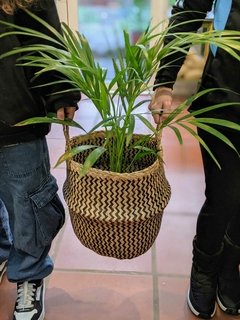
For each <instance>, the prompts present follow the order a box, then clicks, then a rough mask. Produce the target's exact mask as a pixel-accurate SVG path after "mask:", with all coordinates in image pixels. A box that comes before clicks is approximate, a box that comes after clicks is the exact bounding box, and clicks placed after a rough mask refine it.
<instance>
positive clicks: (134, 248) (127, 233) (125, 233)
mask: <svg viewBox="0 0 240 320" xmlns="http://www.w3.org/2000/svg"><path fill="white" fill-rule="evenodd" d="M69 213H70V217H71V222H72V227H73V230H74V232H75V235H76V236H77V238H78V239H79V240H80V242H81V243H82V244H83V245H84V246H85V247H87V248H88V249H90V250H93V251H94V252H96V253H98V254H99V255H102V256H105V257H112V258H116V259H120V260H122V259H133V258H136V257H138V256H140V255H142V254H144V253H145V252H147V251H148V250H149V249H150V248H151V247H152V245H153V243H154V241H155V240H156V238H157V236H158V233H159V230H160V226H161V220H162V214H163V212H161V213H159V214H157V215H155V216H154V217H152V218H149V219H145V220H140V221H133V222H118V221H114V222H113V221H102V220H99V219H92V218H86V217H83V216H81V215H79V214H76V213H74V212H72V211H71V210H69Z"/></svg>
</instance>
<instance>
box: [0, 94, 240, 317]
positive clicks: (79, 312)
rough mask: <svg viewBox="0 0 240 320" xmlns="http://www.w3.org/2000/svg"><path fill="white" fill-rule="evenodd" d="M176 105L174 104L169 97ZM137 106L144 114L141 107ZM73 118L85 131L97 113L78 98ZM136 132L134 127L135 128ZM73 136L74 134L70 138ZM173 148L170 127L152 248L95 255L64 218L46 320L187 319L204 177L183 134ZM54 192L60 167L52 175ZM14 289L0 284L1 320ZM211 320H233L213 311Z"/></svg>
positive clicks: (56, 139) (56, 152)
mask: <svg viewBox="0 0 240 320" xmlns="http://www.w3.org/2000/svg"><path fill="white" fill-rule="evenodd" d="M176 101H177V99H176ZM143 108H145V110H147V106H146V105H144V106H143ZM75 119H76V120H77V121H79V122H81V124H82V125H83V126H84V127H85V128H86V129H89V128H90V127H91V125H92V124H93V123H94V122H95V121H96V113H95V111H94V108H92V105H91V103H90V102H89V101H85V100H84V101H82V102H81V103H80V109H79V111H78V112H77V115H76V118H75ZM137 129H138V130H139V131H142V130H141V125H140V124H137ZM75 134H79V132H77V131H76V130H72V131H71V135H75ZM183 136H184V143H183V145H181V146H180V145H179V143H178V140H177V138H176V137H175V135H174V133H173V132H172V131H170V129H165V130H164V132H163V137H162V145H163V150H164V161H165V163H166V165H165V170H166V176H167V178H168V180H169V182H170V185H171V188H172V197H171V200H170V203H169V204H168V206H167V208H166V209H165V212H164V216H163V221H162V226H161V230H160V233H159V236H158V238H157V240H156V242H155V244H154V246H153V247H152V248H151V249H150V250H149V251H148V252H147V253H145V254H144V255H142V256H140V257H138V258H135V259H133V260H123V261H120V260H116V259H113V258H106V257H102V256H99V255H97V254H96V253H94V252H92V251H90V250H88V249H86V248H85V247H83V246H82V245H81V243H80V242H79V240H78V239H77V238H76V236H75V235H74V233H73V230H72V227H71V223H70V220H69V218H68V219H67V221H66V224H65V226H64V228H63V229H62V231H61V232H60V234H59V235H58V236H57V237H56V239H55V240H54V243H53V246H52V249H51V256H52V258H53V260H54V262H55V269H54V272H53V273H52V275H51V276H50V277H48V279H47V291H46V306H45V307H46V317H45V319H46V320H73V319H74V320H75V319H78V320H160V319H161V320H194V319H197V318H195V316H193V315H192V314H191V312H190V311H189V310H188V307H187V304H186V292H187V289H188V285H189V272H190V267H191V250H192V246H191V242H192V238H193V236H194V234H195V224H196V218H197V214H198V211H199V209H200V207H201V205H202V203H203V200H204V177H203V170H202V163H201V158H200V152H199V146H198V144H197V142H196V141H195V140H194V138H192V137H190V136H189V135H188V134H187V133H183ZM48 143H49V149H50V156H51V163H52V166H54V165H55V163H56V161H57V159H58V158H59V156H60V154H62V152H63V151H64V148H65V140H64V136H63V133H62V128H61V126H58V125H56V126H53V129H52V132H51V134H49V136H48ZM52 172H53V174H54V175H55V177H56V178H57V180H58V183H59V186H60V196H61V188H62V185H63V182H64V179H65V165H64V164H62V165H60V167H58V168H56V169H53V170H52ZM15 297H16V287H15V284H12V283H9V282H8V281H7V278H6V276H4V279H3V282H2V284H1V286H0V319H1V320H12V312H13V308H14V303H15ZM215 319H222V320H224V319H228V320H230V319H237V317H236V318H235V317H231V316H226V315H224V314H223V313H222V312H220V310H219V309H217V315H216V316H215Z"/></svg>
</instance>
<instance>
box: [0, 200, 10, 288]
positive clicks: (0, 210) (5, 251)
mask: <svg viewBox="0 0 240 320" xmlns="http://www.w3.org/2000/svg"><path fill="white" fill-rule="evenodd" d="M0 244H1V245H0V283H1V282H2V277H3V275H4V273H5V271H6V264H7V260H8V257H9V253H10V249H11V245H12V236H11V232H10V228H9V221H8V213H7V210H6V207H5V205H4V203H3V202H2V200H1V199H0Z"/></svg>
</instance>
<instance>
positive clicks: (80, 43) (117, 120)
mask: <svg viewBox="0 0 240 320" xmlns="http://www.w3.org/2000/svg"><path fill="white" fill-rule="evenodd" d="M28 14H29V15H31V16H32V17H33V18H34V19H36V20H37V21H38V22H39V23H41V24H43V25H44V26H45V27H46V28H47V29H48V30H49V31H50V33H51V35H46V34H42V33H39V32H37V31H36V30H31V29H28V28H23V27H19V26H16V25H12V24H10V23H6V22H3V21H0V23H4V24H5V25H8V26H9V28H10V29H9V31H7V32H6V33H4V34H2V35H1V37H4V36H8V35H11V34H12V33H15V34H16V33H17V34H19V35H24V36H29V37H37V38H40V39H43V40H44V41H45V44H40V43H39V44H32V45H28V46H26V47H21V48H15V49H13V50H12V51H10V52H7V53H5V54H3V55H2V56H1V58H4V57H6V56H8V55H11V54H15V53H21V54H22V58H21V59H20V60H19V61H18V64H20V65H23V66H26V67H27V66H32V67H37V68H38V71H37V72H36V75H35V77H38V76H40V75H41V74H42V73H45V72H48V71H49V70H55V71H56V72H58V73H59V75H62V78H59V80H57V81H55V82H54V83H67V84H71V86H72V89H68V90H79V89H80V91H81V92H82V93H83V94H84V95H85V96H87V97H88V98H89V99H90V100H91V101H92V102H93V104H94V106H95V107H96V109H97V110H98V112H99V114H100V116H101V121H100V122H99V123H97V124H96V125H94V127H93V128H92V129H91V130H90V131H89V132H88V133H89V134H90V133H92V132H94V131H96V130H98V129H102V128H103V129H104V130H105V133H106V139H105V140H104V143H103V144H102V145H101V146H98V145H85V146H78V147H75V148H72V149H71V150H68V151H66V152H65V153H64V154H63V155H62V156H61V157H60V159H59V160H58V162H57V165H58V164H60V163H61V162H63V161H65V160H68V159H70V158H71V157H72V156H74V155H76V154H77V153H80V152H82V151H84V150H86V149H90V150H92V151H91V152H90V154H89V155H88V157H87V159H86V161H85V163H84V165H83V167H82V171H81V173H80V177H81V176H83V175H84V174H85V173H86V172H87V171H88V170H89V168H91V167H93V166H94V164H95V163H96V161H97V160H98V159H99V158H100V157H101V156H102V155H103V154H104V153H108V155H109V159H110V160H109V161H110V163H109V170H110V171H113V172H119V173H122V172H123V170H126V167H125V166H123V163H124V154H125V152H126V150H128V149H129V150H130V149H133V148H134V149H136V150H137V153H136V156H135V157H134V159H133V161H132V163H131V164H133V163H134V161H136V160H138V159H139V158H141V157H144V156H146V155H149V154H153V155H155V156H156V157H159V150H156V148H154V149H151V148H149V147H146V142H147V141H148V140H149V139H150V138H151V136H152V135H158V133H159V131H162V130H163V129H164V128H165V127H169V128H171V129H172V130H173V131H174V132H175V134H176V136H177V138H178V140H179V142H180V143H182V136H181V132H180V130H179V127H182V128H184V129H186V130H187V131H188V132H189V133H190V134H192V135H193V136H194V137H195V138H196V139H197V140H198V141H199V142H200V144H202V146H203V147H204V148H206V150H207V151H208V152H209V153H210V155H211V156H212V158H213V159H214V160H215V161H216V163H217V164H218V162H217V159H216V158H215V157H214V155H213V154H212V153H211V150H209V148H208V146H207V145H206V144H205V142H204V141H202V140H201V139H200V137H199V136H198V135H197V133H196V132H195V130H193V129H192V125H194V126H196V127H199V128H201V129H204V130H206V131H208V132H209V133H211V134H213V135H215V136H217V137H218V138H219V139H221V140H223V141H224V142H225V143H227V144H228V145H229V146H230V147H231V148H233V149H234V150H235V151H236V152H237V150H236V149H235V147H234V145H232V143H231V142H230V141H229V140H228V139H227V138H226V137H225V136H224V135H223V134H221V133H220V132H219V131H218V130H217V129H215V128H214V127H212V126H213V125H218V126H223V127H230V128H233V129H235V130H238V131H239V130H240V126H239V125H238V124H235V123H233V122H230V121H227V120H220V119H210V118H205V117H200V115H201V114H203V113H205V112H207V111H210V110H213V109H216V108H221V107H226V106H229V105H231V104H236V103H223V104H218V105H214V106H211V107H208V108H204V109H202V110H200V111H197V112H193V113H191V114H189V113H187V114H186V113H184V115H182V112H183V111H184V110H185V109H186V108H187V107H188V106H189V105H190V104H191V102H192V101H194V100H195V99H198V98H199V97H200V96H202V95H204V94H208V93H209V92H210V91H212V90H216V89H214V88H213V89H209V90H204V91H201V92H199V93H196V94H195V95H193V96H192V97H191V98H189V99H187V100H186V101H185V102H183V103H181V104H180V105H179V106H178V107H177V108H176V109H175V110H173V111H171V112H169V115H168V117H167V118H166V119H165V120H164V121H163V122H162V123H161V124H160V125H159V126H158V128H156V127H155V126H154V125H152V123H151V122H150V121H148V120H147V119H146V114H147V113H149V112H147V111H146V112H144V113H139V112H138V108H139V107H140V106H141V105H142V104H143V103H146V102H148V100H144V101H141V102H136V101H137V98H138V97H139V96H140V95H141V94H143V93H144V92H146V91H147V92H152V90H153V86H151V85H149V81H150V79H151V78H152V77H153V76H154V74H155V73H156V71H157V70H159V68H165V67H167V66H166V65H162V66H161V67H159V62H160V61H161V60H162V59H163V58H164V57H167V56H173V57H174V54H175V53H176V52H179V51H182V52H183V53H186V52H187V51H188V49H189V47H190V46H192V45H198V44H213V45H216V46H218V47H221V48H222V49H224V50H226V51H228V53H229V54H231V55H232V56H234V57H235V58H236V59H237V60H240V56H239V52H240V41H239V40H240V32H236V31H216V30H212V31H205V32H203V33H197V34H195V33H177V34H175V33H173V31H172V28H173V27H172V26H171V25H170V26H169V27H167V28H165V29H164V30H163V31H161V32H156V29H157V26H155V27H152V28H148V29H147V30H145V32H144V33H142V35H141V36H140V38H139V40H138V42H137V43H136V45H131V44H130V37H129V34H128V32H127V31H123V36H124V43H125V52H124V53H122V51H121V50H119V52H118V58H117V59H112V64H113V67H114V71H115V76H114V78H113V79H112V80H111V81H110V82H109V83H106V77H107V70H105V69H103V68H101V66H100V65H99V63H97V62H96V60H95V58H94V56H93V53H92V50H91V48H90V46H89V43H88V41H87V39H86V38H85V37H84V35H81V34H80V33H79V32H76V31H73V30H71V29H70V28H69V27H68V26H67V25H66V24H65V23H62V30H63V34H60V33H58V32H57V31H56V30H55V29H54V28H52V27H51V26H50V25H48V24H47V23H46V22H45V21H43V20H42V19H40V18H39V17H37V16H35V15H34V14H32V13H31V12H28ZM161 23H162V24H165V23H166V21H162V22H161ZM12 28H14V29H12ZM166 35H172V36H173V40H172V41H171V42H169V43H168V44H167V45H166V46H163V42H164V39H165V37H166ZM152 43H154V44H153V45H150V44H152ZM42 85H43V86H46V85H51V83H47V84H42ZM162 85H164V84H162ZM222 90H224V89H222ZM195 116H198V117H197V118H195ZM136 119H138V120H139V121H141V122H142V123H143V124H144V125H145V126H146V128H148V130H149V132H150V133H149V134H146V135H143V136H142V137H141V138H139V139H138V141H136V142H134V143H132V138H133V134H134V132H135V123H136ZM39 122H48V123H59V124H62V125H68V126H74V127H78V128H79V129H80V130H84V129H83V128H82V126H81V124H78V123H76V122H75V121H73V120H70V119H66V120H64V121H60V120H57V119H56V115H54V114H47V116H46V117H41V118H31V119H26V120H25V121H23V122H21V123H18V124H17V125H18V126H21V125H29V124H34V123H39ZM218 165H219V164H218ZM127 170H129V171H131V168H130V166H128V169H127Z"/></svg>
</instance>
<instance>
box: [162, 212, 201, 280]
mask: <svg viewBox="0 0 240 320" xmlns="http://www.w3.org/2000/svg"><path fill="white" fill-rule="evenodd" d="M195 225H196V217H195V216H193V215H178V214H176V215H175V214H165V215H164V216H163V220H162V225H161V229H160V232H159V235H158V237H157V240H156V264H157V272H158V273H159V274H171V275H174V274H175V275H188V274H189V273H190V270H191V262H192V239H193V237H194V235H195V230H196V227H195ZM169 244H171V245H169Z"/></svg>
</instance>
